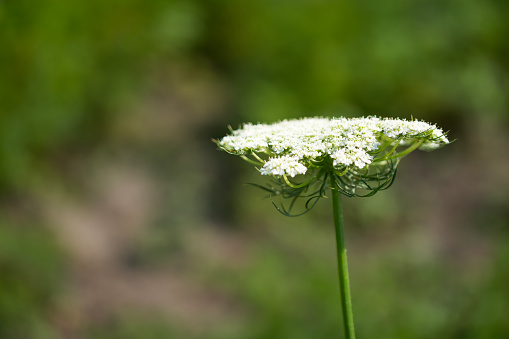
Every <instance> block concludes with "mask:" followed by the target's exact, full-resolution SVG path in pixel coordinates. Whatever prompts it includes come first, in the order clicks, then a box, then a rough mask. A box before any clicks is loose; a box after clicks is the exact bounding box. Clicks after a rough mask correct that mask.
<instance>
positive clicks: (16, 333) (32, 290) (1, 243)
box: [0, 222, 63, 338]
mask: <svg viewBox="0 0 509 339" xmlns="http://www.w3.org/2000/svg"><path fill="white" fill-rule="evenodd" d="M62 263H63V258H62V253H61V252H60V251H59V250H58V247H57V246H56V245H55V243H54V242H53V240H52V237H51V235H50V234H48V233H47V232H43V231H41V230H40V229H33V228H22V229H19V228H17V227H14V226H12V225H6V224H5V223H4V222H2V223H1V224H0V337H1V338H56V334H55V333H54V331H53V328H52V326H51V325H50V323H49V321H50V320H51V319H49V317H48V311H49V310H50V308H51V306H52V303H53V302H54V297H55V295H56V292H57V291H58V288H59V286H60V285H61V280H62V278H63V275H62V273H63V272H62Z"/></svg>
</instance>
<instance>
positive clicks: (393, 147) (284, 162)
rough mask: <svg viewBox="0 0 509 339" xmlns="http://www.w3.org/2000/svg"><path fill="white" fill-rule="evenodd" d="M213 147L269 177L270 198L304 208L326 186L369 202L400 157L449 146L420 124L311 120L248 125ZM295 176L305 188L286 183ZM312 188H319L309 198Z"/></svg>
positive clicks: (369, 119) (438, 132)
mask: <svg viewBox="0 0 509 339" xmlns="http://www.w3.org/2000/svg"><path fill="white" fill-rule="evenodd" d="M216 143H217V145H218V146H219V147H220V148H221V149H223V150H225V151H226V152H228V153H231V154H235V155H239V156H241V157H242V158H243V159H244V160H247V161H249V162H251V163H253V164H255V165H257V166H258V168H259V171H260V173H261V174H262V175H268V176H273V178H274V179H275V181H274V183H275V184H276V186H278V187H274V186H270V187H272V188H271V189H270V190H269V189H267V187H269V186H267V187H265V189H266V190H269V192H271V196H274V195H283V197H289V198H294V199H295V198H297V197H307V198H309V199H308V202H309V200H313V199H315V198H319V197H321V196H323V195H324V192H323V191H324V190H325V189H326V188H328V187H329V186H331V185H327V184H324V183H325V182H326V181H327V180H334V181H335V182H336V183H337V184H338V187H339V188H338V189H339V190H340V192H341V193H343V194H345V195H347V196H371V195H373V194H375V193H376V192H378V191H379V190H381V189H386V188H388V186H390V184H392V181H393V180H394V176H395V174H396V170H397V165H398V163H399V160H400V159H401V158H402V157H404V156H406V155H407V154H408V153H410V152H412V151H413V150H415V149H417V148H419V149H422V150H433V149H436V148H439V147H441V146H443V145H445V144H448V143H449V140H448V139H447V137H446V135H445V134H444V133H443V131H442V129H440V128H438V127H437V126H436V125H432V124H429V123H427V122H424V121H419V120H411V121H408V120H404V119H392V118H383V119H382V118H378V117H366V118H353V119H346V118H319V117H316V118H304V119H298V120H284V121H280V122H277V123H274V124H256V125H254V124H249V123H248V124H245V125H244V126H243V127H242V128H240V129H238V130H234V131H232V134H231V135H228V136H225V137H224V138H222V139H221V140H218V141H216ZM298 175H306V176H310V179H309V178H308V179H307V180H306V178H304V179H305V180H304V183H305V184H306V185H303V183H296V182H292V181H290V180H289V179H288V177H291V178H294V177H296V176H298ZM314 184H316V185H318V186H320V187H324V188H322V189H320V190H319V191H318V192H315V193H314V194H310V193H309V192H308V190H309V189H310V187H311V186H313V185H314ZM296 190H297V191H296ZM292 206H293V204H292ZM283 211H284V209H283ZM285 214H288V213H285Z"/></svg>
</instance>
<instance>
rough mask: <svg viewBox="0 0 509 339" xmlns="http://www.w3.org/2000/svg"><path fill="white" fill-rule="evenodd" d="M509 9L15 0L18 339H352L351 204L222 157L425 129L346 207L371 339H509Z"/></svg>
mask: <svg viewBox="0 0 509 339" xmlns="http://www.w3.org/2000/svg"><path fill="white" fill-rule="evenodd" d="M508 17H509V2H507V1H502V0H500V1H497V0H487V1H470V0H466V1H465V0H463V1H438V0H433V1H429V0H428V1H423V0H415V1H397V0H393V1H374V0H363V1H328V0H314V1H313V0H294V1H285V0H282V1H268V0H251V1H237V0H209V1H198V0H187V1H184V0H170V1H163V0H153V1H141V0H123V1H120V0H118V1H115V0H112V1H104V0H88V1H60V0H46V1H36V0H15V1H14V0H0V338H6V339H24V338H27V339H31V338H37V339H39V338H41V339H44V338H108V339H110V338H113V339H114V338H122V339H130V338H146V339H152V338H154V339H155V338H205V339H208V338H210V339H216V338H217V339H219V338H234V339H235V338H239V339H243V338H246V339H265V338H268V339H270V338H274V339H276V338H277V339H280V338H282V339H284V338H291V339H299V338H302V339H304V338H339V337H341V335H342V324H341V313H340V312H341V311H340V304H339V291H338V288H337V274H336V261H335V260H336V259H335V247H334V246H335V243H334V233H333V226H332V216H331V208H330V201H329V200H326V199H325V200H323V201H321V202H320V203H319V205H318V206H317V207H316V208H315V209H314V210H312V211H311V212H310V213H308V214H306V215H305V216H302V217H299V218H286V217H283V216H282V215H280V214H279V213H277V211H276V210H275V209H274V208H273V207H272V205H271V204H270V201H268V200H264V199H262V196H263V195H264V194H263V192H262V191H259V190H257V189H256V188H253V187H250V186H245V185H243V183H248V182H254V183H259V184H262V183H263V182H264V178H263V177H261V176H259V175H258V174H257V173H256V171H254V170H253V169H252V166H251V165H249V164H247V163H244V162H242V161H241V160H240V159H236V158H235V157H232V156H230V155H228V154H226V153H223V152H218V151H217V150H216V149H215V145H214V144H213V143H212V142H211V138H220V137H222V136H224V135H225V134H227V133H228V129H227V126H228V125H231V126H233V127H236V126H238V125H239V124H240V123H242V122H247V121H250V122H274V121H277V120H279V119H284V118H298V117H303V116H316V115H319V116H346V117H357V116H362V115H379V116H391V117H401V118H410V117H411V116H414V117H416V118H419V119H424V120H427V121H431V122H434V123H437V124H438V125H439V126H441V127H443V128H444V129H445V130H451V132H450V137H451V138H452V139H457V142H455V143H454V144H452V145H450V146H447V147H445V148H444V149H441V150H439V151H436V152H433V153H431V154H427V153H424V152H415V153H413V154H412V155H411V156H410V157H408V159H406V160H405V161H403V162H402V164H401V166H400V171H399V174H398V178H397V180H396V182H395V185H394V186H393V187H392V188H391V189H390V190H388V191H384V192H382V193H379V194H378V195H376V196H375V197H373V198H369V199H360V198H355V199H347V198H345V199H343V201H344V208H345V210H344V214H345V218H346V228H347V229H346V233H347V234H346V236H347V239H346V240H347V247H348V248H349V260H350V277H351V284H352V293H353V295H352V297H353V307H354V315H355V320H356V329H357V334H358V337H359V338H393V339H398V338H467V339H468V338H475V339H479V338H509V320H508V319H509V270H508V265H507V263H508V262H509V193H508V190H507V188H508V187H509V170H508V169H509V158H508V157H507V147H508V146H509V95H508V93H509V43H508V36H509V23H508V21H507V18H508Z"/></svg>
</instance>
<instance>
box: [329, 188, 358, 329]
mask: <svg viewBox="0 0 509 339" xmlns="http://www.w3.org/2000/svg"><path fill="white" fill-rule="evenodd" d="M331 182H332V189H331V192H332V210H333V213H334V227H335V229H336V246H337V254H338V273H339V292H340V293H341V306H342V308H343V324H344V328H345V338H347V339H355V329H354V325H353V312H352V300H351V298H350V280H349V278H348V261H347V259H346V248H345V237H344V234H343V213H342V210H341V200H340V197H341V193H340V192H339V190H338V188H339V187H338V184H337V183H336V181H335V180H331Z"/></svg>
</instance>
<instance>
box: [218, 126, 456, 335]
mask: <svg viewBox="0 0 509 339" xmlns="http://www.w3.org/2000/svg"><path fill="white" fill-rule="evenodd" d="M215 142H216V143H217V145H218V146H219V148H221V149H223V150H224V151H226V152H228V153H231V154H235V155H238V156H240V157H242V158H243V159H244V160H246V161H248V162H250V163H252V164H255V165H256V166H257V167H258V170H259V171H260V173H261V174H262V175H267V176H271V177H272V180H271V183H269V184H267V185H265V186H261V185H257V184H253V185H255V186H258V187H260V188H262V189H263V190H265V191H267V192H269V193H270V198H273V197H275V196H279V197H282V198H285V199H290V200H291V201H290V203H289V205H288V207H287V208H285V206H284V205H282V204H281V205H280V206H278V205H276V204H274V202H273V204H274V206H275V207H276V208H277V210H278V211H279V212H281V213H283V214H284V215H287V216H297V215H301V214H303V213H306V212H307V211H309V210H310V209H311V208H312V207H313V206H314V205H315V204H316V203H317V201H318V200H319V199H320V198H322V197H325V193H326V191H327V189H328V188H330V189H331V195H332V207H333V216H334V228H335V233H336V248H337V257H338V277H339V290H340V294H341V305H342V310H343V323H344V326H343V327H344V331H345V338H347V339H355V328H354V322H353V311H352V302H351V297H350V280H349V277H348V262H347V257H346V247H345V240H344V232H343V228H344V227H343V215H342V208H341V202H340V201H341V199H340V196H341V194H344V195H346V196H349V197H353V196H357V197H368V196H372V195H374V194H376V193H377V192H378V191H380V190H384V189H387V188H389V187H390V186H391V185H392V183H393V182H394V178H395V177H396V172H397V169H398V164H399V162H400V160H401V158H403V157H404V156H406V155H408V154H409V153H410V152H412V151H414V150H416V149H422V150H433V149H436V148H439V147H441V146H443V145H446V144H448V143H449V140H448V139H447V137H446V136H445V134H444V133H443V132H442V130H441V129H440V128H438V127H437V126H436V125H432V124H429V123H427V122H424V121H419V120H411V121H408V120H401V119H388V118H385V119H381V118H377V117H367V118H356V119H345V118H307V119H300V120H284V121H281V122H278V123H275V124H271V125H267V124H257V125H253V124H245V125H244V126H243V127H242V128H240V129H238V130H235V131H232V134H231V135H229V136H226V137H224V138H223V139H221V140H217V141H215ZM288 177H290V178H288ZM295 177H298V178H300V180H299V181H300V182H296V181H293V180H294V178H295ZM340 193H341V194H340ZM298 198H304V199H305V200H306V202H305V210H304V212H302V213H300V214H292V209H293V206H294V204H295V202H296V200H297V199H298Z"/></svg>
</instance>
